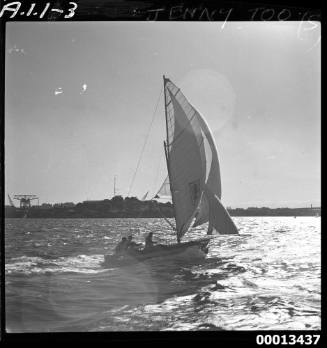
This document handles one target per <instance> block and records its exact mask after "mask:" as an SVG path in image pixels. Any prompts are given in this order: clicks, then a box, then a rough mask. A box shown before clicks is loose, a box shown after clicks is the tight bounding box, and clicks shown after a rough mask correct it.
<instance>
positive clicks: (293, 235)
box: [5, 217, 321, 332]
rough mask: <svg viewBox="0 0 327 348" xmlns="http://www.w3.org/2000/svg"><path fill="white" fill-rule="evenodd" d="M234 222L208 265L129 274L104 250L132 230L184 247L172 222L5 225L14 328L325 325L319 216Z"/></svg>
mask: <svg viewBox="0 0 327 348" xmlns="http://www.w3.org/2000/svg"><path fill="white" fill-rule="evenodd" d="M233 219H234V221H235V223H236V225H237V227H238V228H239V230H240V235H239V236H217V237H216V238H214V239H213V240H212V241H211V242H210V244H209V254H208V258H207V260H206V261H205V262H203V263H202V264H200V265H186V264H183V265H176V264H175V265H168V264H143V263H140V264H135V265H133V266H130V267H124V268H110V267H104V266H103V264H102V263H103V260H104V254H108V253H109V254H110V253H112V250H113V248H114V246H115V245H116V243H117V242H118V241H119V240H120V238H121V236H122V235H125V234H128V232H129V230H130V228H134V229H135V231H134V239H135V240H136V241H139V242H143V241H144V236H145V234H146V233H148V232H149V231H153V232H154V240H155V241H158V242H160V243H173V242H175V236H174V234H173V233H172V231H171V230H170V228H169V226H168V225H167V223H166V222H165V221H164V220H163V219H6V223H5V227H6V229H5V238H6V239H5V242H6V243H5V251H6V255H5V256H6V278H5V279H6V326H7V330H8V331H9V332H49V331H133V330H137V331H147V330H151V331H153V330H155V331H158V330H261V329H262V330H275V329H276V330H287V329H298V330H305V329H308V330H318V329H320V328H321V308H320V305H321V292H320V286H321V281H320V252H321V249H320V233H321V228H320V223H321V220H320V218H317V217H297V218H294V217H239V218H233ZM204 235H205V227H199V228H197V229H195V230H194V231H193V232H190V233H188V234H187V235H186V236H185V238H184V239H185V240H193V239H197V238H200V237H203V236H204Z"/></svg>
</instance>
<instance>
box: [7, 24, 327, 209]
mask: <svg viewBox="0 0 327 348" xmlns="http://www.w3.org/2000/svg"><path fill="white" fill-rule="evenodd" d="M319 36H320V27H319V26H318V23H304V24H303V23H302V24H301V23H299V22H287V23H286V22H279V23H277V22H242V23H241V22H239V23H238V22H233V23H232V22H230V23H227V24H226V25H225V27H224V28H223V29H222V23H219V22H214V23H208V22H203V23H200V22H199V23H181V22H175V23H172V22H129V23H127V22H93V23H91V22H90V23H87V22H80V23H78V22H75V23H63V22H57V23H40V22H39V23H31V22H30V23H24V22H16V23H14V22H9V23H7V33H6V85H5V88H6V90H5V187H6V193H9V194H10V195H14V194H36V195H38V196H39V197H40V203H43V202H50V203H55V202H67V201H73V202H80V201H83V200H86V199H105V198H111V196H112V195H113V180H114V176H115V175H117V190H118V193H120V194H122V195H126V194H127V193H128V190H129V187H130V184H131V180H132V177H133V174H134V172H135V169H136V165H137V161H138V158H139V156H140V153H141V149H142V146H143V144H144V141H145V137H146V135H147V132H148V129H149V126H150V122H151V119H152V117H153V114H154V111H155V107H156V103H157V101H158V98H159V96H160V92H161V90H162V85H163V81H162V75H163V74H165V75H166V76H167V77H169V78H170V79H171V80H172V81H173V82H174V83H175V84H176V85H177V86H179V87H180V88H181V89H182V91H183V93H184V94H185V96H186V97H187V98H188V99H189V101H190V102H191V103H192V104H193V105H194V106H195V108H196V109H197V110H198V111H199V112H200V113H201V114H202V115H203V116H204V117H205V118H206V120H207V121H208V124H209V126H210V127H211V129H212V131H213V134H214V136H215V140H216V143H217V147H218V154H219V160H220V166H221V177H222V201H223V203H224V204H225V205H226V206H232V207H248V206H269V207H278V206H280V207H286V206H288V207H301V206H309V205H310V204H314V205H320V155H321V153H320V140H321V138H320V117H321V113H320V98H321V92H320V75H321V70H320V41H319ZM164 122H165V121H164V109H163V96H162V94H161V96H160V100H159V106H158V109H157V112H156V114H155V120H154V122H153V126H152V129H151V131H150V133H149V138H148V141H147V144H146V147H145V150H144V153H143V156H142V160H141V162H140V166H139V170H138V172H137V175H136V177H135V181H134V184H133V187H132V190H131V195H133V196H138V197H140V196H142V195H143V194H144V193H145V192H146V191H148V190H150V191H151V192H154V191H156V190H157V189H158V188H159V186H160V184H161V181H162V180H163V179H164V177H165V176H166V175H167V172H166V165H165V158H164V152H163V140H164V137H165V123H164Z"/></svg>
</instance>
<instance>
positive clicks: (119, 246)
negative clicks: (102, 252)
mask: <svg viewBox="0 0 327 348" xmlns="http://www.w3.org/2000/svg"><path fill="white" fill-rule="evenodd" d="M127 247H128V241H127V238H126V237H123V238H122V239H121V241H120V242H119V243H118V244H117V246H116V248H115V254H117V255H119V254H122V253H124V252H125V251H126V249H127Z"/></svg>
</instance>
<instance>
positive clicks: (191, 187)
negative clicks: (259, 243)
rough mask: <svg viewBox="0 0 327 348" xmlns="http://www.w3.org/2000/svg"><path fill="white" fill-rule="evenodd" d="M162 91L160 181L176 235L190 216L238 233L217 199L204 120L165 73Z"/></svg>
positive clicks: (216, 174)
mask: <svg viewBox="0 0 327 348" xmlns="http://www.w3.org/2000/svg"><path fill="white" fill-rule="evenodd" d="M164 91H165V112H166V126H167V142H166V145H165V152H166V158H167V168H168V177H169V179H168V180H167V179H166V180H165V182H164V184H165V183H166V184H167V182H169V185H170V191H171V195H172V201H173V206H174V211H175V220H176V231H177V239H178V240H180V238H181V237H182V236H183V235H184V234H185V233H186V232H187V230H188V229H189V227H190V225H191V223H192V222H193V220H194V219H195V222H194V224H193V226H198V225H201V224H203V223H205V222H208V221H209V230H210V231H209V232H210V233H211V230H213V229H215V230H216V231H217V232H219V233H220V234H231V233H238V232H237V228H236V226H235V225H234V223H233V221H232V219H231V218H230V216H229V214H228V212H227V210H226V209H225V208H224V206H223V205H222V204H221V202H220V198H221V181H220V169H219V161H218V154H217V148H216V145H215V142H214V139H213V136H212V134H211V131H210V129H209V127H208V125H207V123H206V121H205V120H204V119H203V117H202V116H201V115H200V114H199V112H198V111H197V110H196V109H195V108H194V107H193V106H192V105H191V104H190V103H189V102H188V100H187V99H186V98H185V96H184V95H183V94H182V92H181V91H180V90H179V89H178V88H177V87H176V86H175V85H174V84H173V83H172V82H171V81H170V80H169V79H166V78H165V77H164ZM164 184H163V185H164ZM162 189H163V186H162V187H161V189H160V190H162ZM160 190H159V192H160ZM209 232H208V233H209Z"/></svg>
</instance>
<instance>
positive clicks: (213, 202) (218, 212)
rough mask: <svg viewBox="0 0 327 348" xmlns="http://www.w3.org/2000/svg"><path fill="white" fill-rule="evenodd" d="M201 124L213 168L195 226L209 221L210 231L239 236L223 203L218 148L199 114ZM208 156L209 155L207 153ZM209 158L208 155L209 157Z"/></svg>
mask: <svg viewBox="0 0 327 348" xmlns="http://www.w3.org/2000/svg"><path fill="white" fill-rule="evenodd" d="M198 119H199V124H200V127H201V129H202V131H203V133H204V136H205V139H206V140H207V141H208V143H209V146H210V152H211V154H210V155H211V166H210V172H209V175H208V179H207V181H206V183H205V189H204V194H203V195H202V199H201V202H200V204H199V208H198V209H199V213H198V214H197V217H196V220H195V222H194V224H193V226H199V225H202V224H203V223H205V222H207V221H209V229H208V231H209V230H210V229H211V227H212V228H214V229H215V230H216V231H217V232H218V233H219V234H237V233H238V231H237V228H236V226H235V224H234V222H233V220H232V219H231V217H230V215H229V214H228V211H227V210H226V209H225V207H224V206H223V204H222V203H221V201H220V199H221V179H220V168H219V161H218V153H217V147H216V144H215V140H214V138H213V136H212V133H211V131H210V128H209V126H208V125H207V123H206V121H205V120H204V118H203V117H202V116H201V115H200V114H198ZM206 155H207V153H206ZM207 157H208V155H207Z"/></svg>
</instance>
